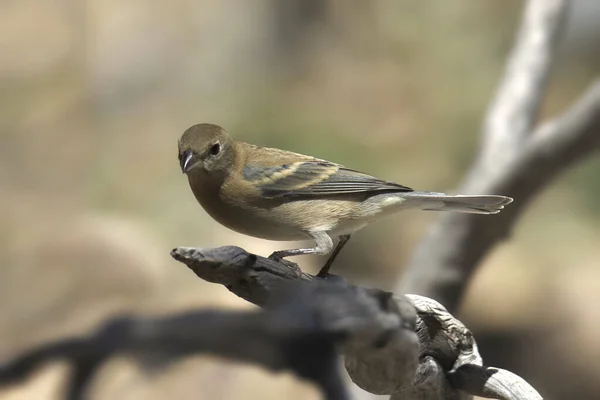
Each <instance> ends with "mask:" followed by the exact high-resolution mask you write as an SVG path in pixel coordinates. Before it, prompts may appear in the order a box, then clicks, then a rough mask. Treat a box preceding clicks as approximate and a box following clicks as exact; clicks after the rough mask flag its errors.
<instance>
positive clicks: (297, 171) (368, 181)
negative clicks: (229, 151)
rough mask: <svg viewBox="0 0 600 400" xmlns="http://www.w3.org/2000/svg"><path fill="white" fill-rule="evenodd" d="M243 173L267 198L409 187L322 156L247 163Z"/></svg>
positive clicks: (378, 191) (403, 190)
mask: <svg viewBox="0 0 600 400" xmlns="http://www.w3.org/2000/svg"><path fill="white" fill-rule="evenodd" d="M242 176H243V177H244V179H245V180H247V181H249V182H251V183H252V184H253V185H255V187H256V188H258V189H259V190H260V191H261V194H262V195H263V196H264V197H267V198H294V197H313V196H319V197H321V196H327V195H341V194H350V193H369V192H370V193H373V194H376V193H380V192H411V191H413V190H412V189H411V188H408V187H406V186H402V185H398V184H396V183H393V182H387V181H384V180H381V179H377V178H374V177H372V176H369V175H366V174H363V173H361V172H358V171H354V170H351V169H348V168H345V167H343V166H341V165H338V164H334V163H330V162H328V161H323V160H309V161H297V162H292V163H286V164H280V165H271V166H261V165H253V164H247V165H245V166H244V167H243V169H242Z"/></svg>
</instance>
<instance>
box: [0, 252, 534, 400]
mask: <svg viewBox="0 0 600 400" xmlns="http://www.w3.org/2000/svg"><path fill="white" fill-rule="evenodd" d="M171 255H172V256H173V257H174V258H175V259H176V260H178V261H181V262H182V263H184V264H186V265H187V266H188V267H189V268H190V269H191V270H192V271H194V273H195V274H196V275H197V276H198V277H200V278H202V279H205V280H207V281H209V282H214V283H219V284H223V285H225V286H226V287H227V288H228V289H229V290H230V291H232V292H233V293H235V294H237V295H238V296H241V297H242V298H244V299H246V300H248V301H250V302H253V303H255V304H259V305H260V306H262V307H263V308H264V311H260V312H219V311H197V312H189V313H184V314H180V315H175V316H170V317H162V318H136V317H131V316H130V317H120V318H116V319H113V320H111V321H109V322H107V323H106V324H105V325H104V327H103V328H102V329H100V330H99V331H98V332H96V333H95V334H93V335H90V336H87V337H75V338H70V339H65V340H61V341H58V342H54V343H49V344H47V345H44V346H41V347H39V348H37V349H34V350H31V351H28V352H26V353H25V354H23V355H21V356H20V357H17V358H16V359H14V360H12V361H9V362H7V363H5V364H0V386H1V385H7V384H13V383H16V382H19V381H22V380H23V379H25V378H26V377H27V376H28V375H29V374H31V373H32V371H33V370H34V369H35V368H37V367H38V366H40V365H41V364H43V363H46V362H48V361H52V360H56V359H66V360H68V361H69V362H71V364H72V369H73V373H72V376H71V379H70V384H69V387H68V390H67V398H68V399H69V400H79V399H82V398H84V396H85V392H86V389H87V387H88V386H89V383H90V381H91V380H92V379H93V377H94V375H95V373H96V372H97V370H98V369H99V368H100V366H101V365H102V364H103V362H104V361H105V360H106V359H107V358H109V357H111V356H113V355H115V354H127V355H130V356H134V357H137V358H138V359H139V360H140V361H146V362H151V364H152V365H153V366H154V367H156V366H163V365H166V364H168V363H169V362H171V361H172V360H175V359H177V358H180V357H184V356H186V355H189V354H194V353H209V354H213V355H216V356H221V357H226V358H230V359H234V360H241V361H246V362H253V363H256V364H258V365H262V366H264V367H267V368H269V369H272V370H281V369H290V370H292V371H294V372H295V373H296V374H297V375H299V376H300V377H302V378H305V379H308V380H309V381H311V382H313V383H315V384H316V385H317V386H318V387H319V388H321V390H322V391H323V394H324V396H325V398H327V399H340V400H343V399H346V398H347V394H346V391H345V389H344V384H343V381H342V379H341V378H340V375H339V371H338V362H337V354H338V350H341V353H342V354H343V355H344V365H345V367H346V370H347V371H348V373H349V375H350V377H351V378H352V380H353V381H354V382H355V383H356V384H358V385H359V386H360V387H362V388H363V389H365V390H367V391H369V392H371V393H374V394H391V395H392V399H394V400H395V399H407V398H409V399H413V400H424V399H430V400H450V399H453V400H462V399H464V400H468V399H471V398H472V396H471V394H483V395H489V396H491V397H495V398H498V399H502V400H538V399H541V397H540V396H539V395H538V394H537V392H536V391H535V390H534V389H533V388H532V387H531V386H529V385H528V384H527V383H526V382H525V381H524V380H523V379H521V378H519V377H518V376H516V375H513V374H511V373H509V372H508V371H502V370H498V369H494V368H487V367H484V366H483V360H482V358H481V356H480V355H479V352H478V350H477V345H476V343H475V340H474V338H473V335H472V334H471V332H470V331H469V330H468V329H467V328H466V327H465V326H464V325H463V324H462V323H461V322H460V321H458V320H457V319H455V318H454V317H453V316H452V315H451V314H450V313H448V311H447V310H446V309H445V308H444V307H442V306H441V305H440V304H439V303H437V302H436V301H434V300H431V299H428V298H425V297H422V296H416V295H409V296H395V295H393V294H392V293H389V292H384V291H381V290H378V289H367V288H362V287H357V286H352V285H348V284H346V283H345V282H344V281H343V280H342V279H340V278H337V277H333V276H332V277H331V279H329V278H328V279H327V280H325V281H324V280H321V279H316V278H315V277H313V276H311V275H307V274H304V273H301V272H300V270H299V268H298V267H297V266H296V265H295V264H292V263H289V262H276V261H273V260H270V259H267V258H264V257H260V256H257V255H254V254H250V253H247V252H246V251H245V250H243V249H240V248H239V247H233V246H228V247H221V248H216V249H192V248H177V249H175V250H173V251H172V253H171ZM415 311H416V312H415ZM513 388H514V390H513Z"/></svg>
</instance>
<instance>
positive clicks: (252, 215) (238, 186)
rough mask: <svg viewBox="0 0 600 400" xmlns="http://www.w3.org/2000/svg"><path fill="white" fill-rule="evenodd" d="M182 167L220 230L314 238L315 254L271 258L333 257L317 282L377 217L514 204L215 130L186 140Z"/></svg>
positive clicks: (197, 131) (203, 129) (208, 127)
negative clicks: (421, 187)
mask: <svg viewBox="0 0 600 400" xmlns="http://www.w3.org/2000/svg"><path fill="white" fill-rule="evenodd" d="M179 163H180V166H181V170H182V172H183V173H185V174H187V177H188V181H189V183H190V187H191V189H192V192H193V193H194V196H195V197H196V199H197V200H198V202H199V203H200V205H202V207H203V208H204V209H205V210H206V212H207V213H208V214H210V216H211V217H212V218H214V219H215V220H217V221H218V222H219V223H221V224H223V225H224V226H226V227H228V228H230V229H232V230H234V231H237V232H240V233H243V234H246V235H250V236H255V237H259V238H263V239H269V240H299V239H313V240H314V241H315V242H316V246H315V247H310V248H304V249H291V250H280V251H276V252H274V253H273V254H271V255H270V256H269V258H272V259H282V258H284V257H288V256H296V255H301V254H320V255H326V254H331V255H330V257H329V259H328V260H327V262H326V263H325V265H324V266H323V268H321V271H320V272H319V276H326V275H327V274H328V272H329V268H330V267H331V264H332V263H333V261H334V260H335V257H336V256H337V255H338V254H339V252H340V250H342V248H343V247H344V245H345V244H346V243H347V242H348V239H350V235H351V234H352V233H354V232H356V231H358V230H359V229H361V228H363V227H365V226H366V225H367V224H369V223H371V222H373V221H375V220H377V219H379V218H382V217H385V216H387V215H390V214H392V213H395V212H397V211H401V210H406V209H415V208H416V209H422V210H435V211H458V212H465V213H475V214H496V213H498V212H499V211H500V210H501V209H502V208H504V206H505V205H507V204H509V203H511V202H512V200H513V199H511V198H510V197H505V196H495V195H482V196H451V195H446V194H443V193H436V192H421V191H415V190H413V189H411V188H408V187H406V186H402V185H399V184H397V183H393V182H388V181H384V180H381V179H377V178H374V177H372V176H369V175H366V174H363V173H361V172H358V171H354V170H352V169H349V168H346V167H344V166H342V165H339V164H335V163H332V162H329V161H325V160H320V159H317V158H314V157H310V156H305V155H302V154H297V153H292V152H289V151H284V150H278V149H271V148H267V147H258V146H254V145H251V144H248V143H242V142H236V141H234V140H233V139H231V138H230V137H229V135H228V134H227V132H226V131H225V130H224V129H223V128H221V127H220V126H217V125H213V124H198V125H194V126H192V127H191V128H189V129H188V130H186V131H185V132H184V133H183V135H182V136H181V138H180V139H179ZM335 240H337V245H336V246H335V247H334V241H335Z"/></svg>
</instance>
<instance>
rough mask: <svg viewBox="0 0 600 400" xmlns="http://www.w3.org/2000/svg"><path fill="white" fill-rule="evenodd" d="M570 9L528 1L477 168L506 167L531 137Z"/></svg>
mask: <svg viewBox="0 0 600 400" xmlns="http://www.w3.org/2000/svg"><path fill="white" fill-rule="evenodd" d="M567 6H568V1H567V0H531V1H529V2H528V3H527V6H526V9H525V12H524V15H523V21H522V23H521V28H520V31H519V34H518V36H517V38H516V42H515V46H514V48H513V50H512V52H511V54H510V56H509V59H508V62H507V65H506V71H505V72H504V77H503V79H502V82H501V83H500V85H499V88H498V92H497V93H496V97H495V99H494V100H493V101H492V104H491V106H490V109H489V110H488V114H487V117H486V120H485V122H484V128H483V137H482V141H483V148H482V150H481V154H480V158H479V160H478V162H479V163H480V164H481V165H479V166H478V168H480V169H481V168H482V169H485V170H488V171H493V170H494V169H496V168H497V167H498V166H499V165H505V164H506V163H507V162H508V160H509V158H510V157H511V156H513V155H514V154H515V153H516V151H517V150H518V149H519V146H520V145H521V144H522V143H523V142H524V141H525V140H526V139H527V137H528V136H529V134H530V133H531V128H532V126H533V124H534V123H535V120H536V118H537V116H538V111H539V108H540V103H541V102H542V96H543V94H544V91H545V89H546V81H547V79H548V74H549V72H550V69H551V66H552V61H553V59H554V53H555V51H556V47H557V43H558V38H559V34H560V33H561V31H562V30H563V26H564V22H565V19H566V14H567ZM501 157H504V159H502V158H501ZM488 173H490V172H488Z"/></svg>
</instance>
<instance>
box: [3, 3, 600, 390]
mask: <svg viewBox="0 0 600 400" xmlns="http://www.w3.org/2000/svg"><path fill="white" fill-rule="evenodd" d="M522 6H523V2H522V1H516V0H511V1H508V0H505V1H493V2H491V1H489V2H474V1H468V0H454V1H452V2H418V1H411V0H377V1H368V2H366V1H362V0H326V1H318V0H288V1H285V2H283V1H278V0H261V1H253V2H250V1H244V0H221V1H209V0H169V1H167V0H154V1H147V0H146V1H143V0H129V1H116V0H54V1H49V0H46V1H43V0H3V1H2V2H0V360H5V359H7V358H9V357H11V356H13V355H15V354H17V353H18V352H20V351H22V350H24V349H26V348H28V347H30V346H32V345H35V344H39V343H42V342H44V341H46V340H50V339H55V338H59V337H62V336H64V335H67V334H78V333H84V332H88V331H90V330H91V329H93V328H94V327H96V326H97V324H98V323H99V322H101V321H102V320H103V319H104V318H106V317H108V316H109V315H113V314H114V313H119V312H127V311H135V312H139V313H146V314H161V313H166V312H170V311H173V310H185V309H191V308H197V307H220V308H247V309H250V308H251V306H250V305H248V304H246V303H244V302H243V301H241V300H239V299H238V298H236V297H235V296H234V295H233V294H230V293H229V292H227V290H226V289H224V288H222V287H218V286H216V285H211V284H208V283H205V282H203V281H200V280H199V279H197V278H196V277H195V276H194V275H193V274H192V273H191V272H190V271H188V270H187V269H186V268H185V267H184V266H183V265H181V264H179V263H177V262H175V261H173V260H172V259H170V257H169V251H170V249H171V248H173V247H175V246H178V245H190V246H192V245H195V246H205V247H206V246H218V245H225V244H235V245H239V246H242V247H244V248H246V249H248V250H250V251H253V252H256V253H259V254H263V255H268V254H270V253H271V252H272V251H273V250H274V249H280V248H281V247H282V246H286V247H287V246H288V245H289V243H285V244H281V243H276V242H268V241H263V240H258V239H253V238H249V237H245V236H242V235H239V234H236V233H233V232H231V231H229V230H227V229H226V228H224V227H221V226H220V225H218V224H217V223H216V222H214V221H212V220H211V219H210V218H209V217H208V216H207V215H206V214H205V213H204V211H203V210H202V209H201V208H200V207H199V206H198V205H197V203H196V202H195V200H194V198H193V196H192V195H191V193H190V190H189V188H188V186H187V181H186V179H185V178H184V177H183V176H182V175H181V172H180V170H179V166H178V163H177V157H176V141H177V138H178V136H179V135H180V134H181V133H182V132H183V131H184V130H185V129H186V128H188V127H189V126H191V125H193V124H195V123H198V122H213V123H218V124H220V125H222V126H224V127H225V128H226V129H228V130H229V131H230V133H231V134H232V135H233V136H234V137H235V138H237V139H240V140H245V141H250V142H253V143H256V144H261V145H267V146H274V147H282V148H285V149H289V150H293V151H296V152H305V153H310V154H312V155H314V156H317V157H321V158H327V159H331V160H333V161H337V162H339V163H342V164H345V165H348V166H352V167H353V168H356V169H361V170H364V171H365V172H368V173H371V174H374V175H378V176H381V177H383V178H386V179H389V180H394V181H398V182H399V183H402V184H405V185H408V186H411V187H416V188H421V189H424V190H439V191H444V190H452V188H453V187H456V185H457V184H458V182H460V179H461V177H462V175H463V174H464V172H465V170H466V168H468V166H469V164H470V163H471V161H472V160H473V157H474V154H475V151H476V150H477V142H478V132H479V128H480V125H481V122H482V118H483V115H484V113H485V110H486V107H487V105H488V103H489V101H490V99H491V96H492V95H493V93H494V90H495V87H496V84H497V82H498V80H499V77H500V74H501V72H502V69H503V66H504V63H505V59H506V55H507V52H508V51H509V49H510V47H511V44H512V41H513V38H514V35H515V33H516V28H517V26H518V22H519V18H520V15H521V9H522ZM599 21H600V3H599V2H598V1H596V0H578V1H574V7H573V9H572V12H571V15H570V17H569V25H568V29H567V31H566V35H565V38H564V40H563V41H562V44H561V49H560V52H559V54H558V56H557V60H556V67H555V69H554V71H553V74H552V76H551V84H550V86H549V91H548V93H547V96H546V98H545V101H544V106H543V111H542V114H543V115H542V116H543V117H549V116H552V115H555V114H557V113H560V112H561V111H563V110H564V109H565V108H567V107H568V106H569V104H571V102H572V101H573V100H574V99H576V98H577V97H578V95H579V94H580V93H581V91H582V90H583V89H584V88H585V87H586V85H587V84H588V83H589V82H590V80H591V79H592V78H593V77H597V76H598V73H599V72H600V22H599ZM599 175H600V157H596V159H595V160H594V159H592V160H588V161H586V162H584V163H582V164H581V165H580V166H578V167H577V168H576V169H573V170H570V171H568V172H567V173H565V174H564V175H562V176H561V178H560V179H559V180H558V181H557V182H555V184H553V185H552V186H551V187H549V188H548V189H547V190H546V191H545V192H544V193H543V194H542V195H541V196H540V197H539V198H538V199H537V200H536V201H535V202H534V203H533V204H532V206H531V207H530V209H529V210H528V211H527V212H526V214H525V216H524V218H523V219H522V220H521V221H520V223H519V224H518V225H517V228H516V229H515V230H514V232H513V235H512V236H511V238H510V239H509V241H508V242H507V243H505V244H503V245H502V246H501V247H500V248H498V249H497V250H495V251H494V252H493V254H490V256H489V257H488V258H487V259H486V261H485V263H484V265H482V266H481V268H480V270H479V272H478V273H477V275H476V277H475V279H474V281H473V283H472V285H471V287H470V290H469V293H468V295H467V297H466V299H465V302H464V305H463V307H462V310H461V314H460V316H461V318H462V319H463V321H464V322H466V323H467V324H468V326H469V327H470V328H472V330H473V331H474V332H475V335H476V337H477V338H478V340H479V342H480V346H481V348H482V353H483V356H484V359H485V360H486V361H487V363H488V364H491V365H495V366H498V367H503V368H507V369H510V370H512V371H514V372H516V373H519V374H521V375H522V376H524V377H525V378H526V379H527V380H528V381H529V382H530V383H532V384H533V385H534V386H535V387H536V388H537V389H538V390H539V391H540V392H541V393H542V394H543V395H545V396H547V397H548V398H553V399H574V398H577V399H592V398H597V397H596V396H597V393H598V392H600V379H599V378H600V373H599V372H598V371H600V361H599V360H600V339H599V337H600V311H599V309H598V304H600V246H599V245H598V244H599V243H600V224H599V223H598V222H599V217H600V202H599V201H598V198H599V197H600V178H599ZM435 216H436V215H435V213H425V212H406V213H404V214H402V215H398V216H395V217H393V218H390V219H388V220H385V221H381V222H379V223H377V224H374V225H371V226H369V227H367V228H366V229H364V230H363V231H361V232H360V233H358V234H356V235H355V236H354V237H353V239H352V242H351V244H350V245H349V246H348V247H347V248H346V249H345V251H344V252H343V253H342V255H341V256H340V258H339V259H338V262H337V266H336V271H337V272H339V273H342V274H345V276H347V277H348V279H349V280H351V281H352V282H356V283H362V284H368V285H377V286H379V287H382V288H386V289H391V288H393V287H394V283H395V282H397V281H398V279H399V277H400V276H401V273H402V267H403V264H404V263H405V260H406V259H407V258H408V257H410V254H411V252H412V251H413V249H414V248H415V246H416V244H417V243H418V241H419V239H420V237H421V235H422V234H423V233H424V231H425V229H426V228H427V226H428V224H429V223H430V222H431V221H432V220H433V218H435ZM321 262H322V260H320V259H316V258H314V259H311V258H308V257H307V258H304V259H302V260H301V265H302V267H303V268H305V269H307V270H312V271H314V270H316V268H317V267H318V264H319V263H321ZM67 370H68V369H67V366H65V365H62V364H52V365H49V366H47V367H46V368H43V369H41V370H40V371H39V372H38V373H37V374H36V375H35V376H33V377H32V378H31V379H29V380H28V381H27V383H26V384H25V385H21V386H18V387H12V388H8V389H4V390H1V391H0V399H2V400H8V399H10V400H13V399H55V398H57V396H58V395H59V394H60V393H61V388H62V386H61V383H62V382H63V379H64V376H65V373H66V372H67ZM92 392H93V398H94V399H109V398H110V399H140V398H144V399H162V398H166V397H172V398H182V399H184V398H189V399H191V398H194V399H236V398H244V399H259V398H260V399H276V398H277V399H279V398H284V397H285V398H288V399H290V400H291V399H316V398H318V393H317V391H316V390H315V389H313V388H312V387H311V386H310V385H308V384H305V383H302V382H299V381H297V380H296V379H295V378H294V377H292V376H291V375H286V374H278V375H272V374H270V373H268V372H265V371H262V370H261V369H258V368H255V367H251V366H245V365H238V364H233V363H230V362H226V361H221V360H218V359H213V358H207V357H195V358H190V359H187V360H185V361H182V362H180V363H177V364H174V365H172V366H170V367H169V368H168V369H166V370H165V371H161V372H160V373H157V372H154V373H150V372H148V371H143V370H141V369H139V368H138V367H137V366H136V365H135V364H133V363H131V362H130V361H128V360H126V359H116V360H113V361H111V362H109V363H108V365H106V367H105V368H104V369H103V370H102V373H101V375H100V376H99V377H98V379H97V380H96V381H95V384H94V387H93V389H92ZM353 392H354V395H355V396H356V397H357V398H364V399H367V398H370V395H367V394H366V393H364V392H362V391H361V390H360V389H358V388H354V389H353Z"/></svg>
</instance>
